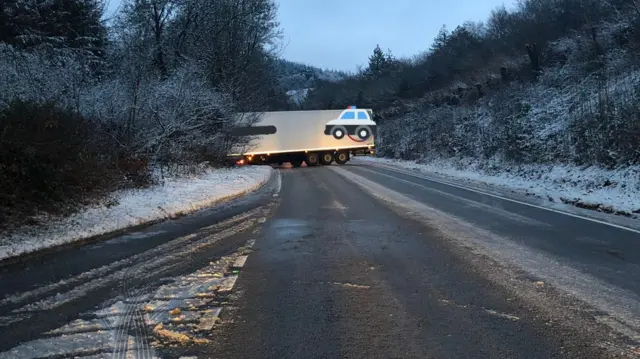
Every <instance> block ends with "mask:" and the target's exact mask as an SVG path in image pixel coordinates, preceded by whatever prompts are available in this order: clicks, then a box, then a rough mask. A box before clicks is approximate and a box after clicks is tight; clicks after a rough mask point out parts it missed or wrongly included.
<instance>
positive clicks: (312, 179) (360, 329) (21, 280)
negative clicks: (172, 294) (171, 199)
mask: <svg viewBox="0 0 640 359" xmlns="http://www.w3.org/2000/svg"><path fill="white" fill-rule="evenodd" d="M280 173H281V175H282V177H281V178H282V183H281V190H280V192H279V194H278V196H277V197H273V193H275V191H276V189H275V188H276V187H277V185H276V183H275V182H276V181H275V180H272V181H270V182H269V184H268V185H267V186H265V188H263V189H262V190H260V191H258V192H257V193H254V194H252V195H251V196H249V197H246V198H243V199H240V200H236V201H234V202H232V203H230V204H227V205H225V206H222V207H219V208H215V209H212V210H208V211H203V212H200V213H198V214H197V215H195V216H189V217H185V218H181V219H178V220H175V221H171V222H167V223H162V224H158V225H154V226H151V227H149V228H146V229H144V230H141V231H137V232H136V233H134V234H129V235H125V236H118V237H116V238H113V239H110V240H107V241H102V242H99V243H95V244H93V245H88V246H85V247H81V248H75V249H65V250H61V251H59V252H57V253H53V254H51V255H50V256H48V257H45V258H41V259H32V260H29V261H27V262H26V263H24V264H21V265H11V266H8V267H5V268H3V271H2V272H0V288H1V289H0V295H1V300H0V311H1V313H0V316H2V318H0V319H2V320H0V325H3V322H4V325H3V326H2V327H0V330H1V331H2V333H3V335H2V336H0V358H5V357H6V358H10V357H12V356H11V355H10V354H7V353H9V352H6V350H10V349H11V348H13V347H15V346H17V345H19V344H21V343H24V342H26V341H29V340H34V339H37V338H40V337H42V336H43V333H45V332H46V331H49V330H52V329H55V328H58V327H59V326H61V325H63V324H65V323H68V322H70V321H72V320H75V319H78V318H82V317H83V316H84V315H85V313H86V312H87V311H90V310H92V309H95V308H96V307H100V306H101V303H103V302H104V301H105V300H108V299H110V298H113V297H114V296H116V295H122V293H121V290H120V287H121V286H122V282H123V280H122V276H120V275H119V274H118V273H117V271H118V270H121V269H127V272H128V273H132V272H133V273H136V274H135V275H130V277H131V279H130V280H127V285H129V286H131V287H134V288H136V287H137V288H138V289H141V290H143V291H145V290H146V291H150V290H152V289H153V288H156V287H157V286H159V285H161V283H162V282H163V279H164V278H166V277H168V276H181V275H186V274H189V273H192V272H194V271H195V270H197V269H199V268H201V267H202V266H204V265H206V264H207V263H209V262H210V261H213V260H215V259H217V258H220V257H222V256H224V255H227V254H229V253H233V252H234V251H237V249H238V248H239V247H241V246H243V245H244V243H246V241H247V240H251V239H255V246H254V247H253V251H252V252H251V253H249V256H248V259H247V262H246V264H245V266H244V268H243V269H242V271H241V273H240V275H239V277H238V280H237V282H236V284H235V286H234V287H233V294H232V295H231V297H230V298H226V299H224V300H225V303H224V305H225V307H224V309H223V312H222V319H223V322H222V324H219V325H217V326H216V327H215V328H214V329H212V331H211V335H210V339H211V340H212V341H211V342H210V343H208V344H206V345H197V346H187V347H180V348H177V349H175V348H174V349H169V350H164V351H163V350H158V351H156V353H157V355H158V356H160V357H176V358H177V357H179V356H180V355H197V356H199V357H202V358H296V359H298V358H604V357H610V356H612V355H611V352H607V351H605V350H604V349H602V348H600V344H601V342H603V341H607V342H611V341H614V339H615V338H614V337H610V336H609V334H610V333H608V332H606V331H605V328H599V327H598V328H596V327H597V324H596V323H595V322H594V321H592V320H591V319H592V318H584V320H582V321H581V320H578V319H579V318H578V319H576V317H579V316H580V315H581V314H580V313H578V312H572V311H567V312H563V311H562V310H561V311H560V312H557V311H556V312H553V311H551V312H552V313H550V311H545V310H544V307H548V308H555V307H560V308H561V309H562V308H564V307H563V306H564V305H566V303H567V302H563V301H562V300H560V299H558V298H557V297H554V296H551V295H548V296H540V298H542V299H545V300H550V301H551V302H549V303H544V302H537V303H535V305H532V304H531V302H530V301H527V297H532V298H533V297H534V296H535V295H538V294H539V293H538V292H535V290H536V289H530V290H533V291H534V292H535V293H534V292H531V293H532V294H530V293H528V292H520V288H521V286H518V285H517V284H516V279H515V278H513V277H510V278H507V279H504V278H505V276H508V274H504V273H502V272H501V270H500V269H498V266H497V264H496V263H494V262H491V261H490V260H488V259H485V258H484V257H483V256H481V255H476V254H474V252H473V251H471V250H470V249H469V248H466V249H465V248H461V247H460V245H459V243H458V242H456V241H457V240H460V238H461V237H463V236H470V237H473V238H475V237H474V236H475V232H471V234H469V233H463V231H462V230H460V229H456V228H454V229H451V228H446V227H447V226H450V225H451V224H450V223H445V222H441V221H439V220H438V219H437V218H436V216H435V215H432V216H431V217H430V214H429V213H426V212H424V211H423V210H422V209H419V208H417V207H414V208H413V209H411V211H409V210H407V208H406V207H405V208H399V207H398V206H395V205H394V204H392V203H391V204H390V203H389V202H388V201H386V200H384V199H380V198H378V197H376V196H375V195H372V193H371V191H372V190H371V188H373V192H375V187H371V186H372V185H370V190H367V189H366V188H363V186H361V185H362V184H363V183H365V181H371V183H372V184H375V185H377V186H381V187H380V188H384V189H386V190H390V191H392V192H393V193H394V195H398V196H400V197H398V198H400V200H399V201H400V202H402V201H404V202H405V203H404V205H407V204H408V201H409V199H410V200H412V201H415V202H416V203H422V204H425V205H427V206H429V208H431V209H435V210H437V211H440V212H438V213H439V214H438V216H444V217H447V216H449V215H453V216H455V217H456V218H458V219H459V220H462V221H464V222H465V223H468V224H469V225H470V226H471V227H473V228H476V229H478V230H479V231H480V232H478V233H484V234H487V233H488V234H489V235H488V236H489V237H492V236H495V237H496V238H497V237H500V238H504V239H505V240H507V241H509V242H510V243H513V244H517V245H518V246H524V247H526V248H528V250H530V251H532V253H539V254H540V255H541V256H544V257H545V258H551V259H552V260H553V261H554V262H555V263H562V264H563V265H566V267H570V268H573V269H576V270H579V271H581V272H582V273H586V274H588V275H589V276H590V278H591V277H593V278H595V279H596V280H597V281H598V283H604V284H606V285H607V286H609V287H613V288H617V289H619V290H621V291H624V293H625V295H627V296H630V297H629V298H630V299H629V300H630V301H631V302H629V301H627V302H625V303H626V304H629V303H631V306H629V305H627V306H626V307H625V308H626V310H628V311H630V312H631V313H632V314H634V315H635V314H637V315H638V316H640V312H636V310H638V309H639V308H640V307H639V306H637V305H638V302H637V301H636V302H634V301H633V300H634V299H635V298H634V297H633V295H638V294H640V288H639V286H640V280H638V278H640V266H639V264H640V254H639V253H640V235H639V234H637V233H634V232H630V231H625V230H623V229H617V228H614V227H610V226H606V225H603V224H599V223H595V222H590V221H586V220H584V219H580V218H575V217H569V216H564V215H561V214H557V213H553V212H548V211H544V210H541V209H536V208H533V207H528V206H525V205H522V204H517V203H513V202H509V201H504V200H500V199H498V198H495V197H490V196H485V195H481V194H478V193H475V192H471V191H467V190H464V189H459V188H455V187H451V186H447V185H443V184H438V183H436V182H433V181H429V180H426V179H421V178H418V177H415V176H410V175H407V174H403V173H400V172H397V171H392V170H389V169H384V168H378V167H373V166H367V165H362V164H349V165H347V166H340V167H338V166H335V165H334V166H331V168H326V167H324V168H323V167H318V168H299V169H287V168H285V169H281V170H280ZM358 182H360V184H361V185H358ZM367 183H368V182H367ZM365 187H366V185H365ZM390 193H391V192H390ZM384 196H387V197H391V196H392V195H390V194H384ZM384 196H383V197H384ZM398 198H396V200H398ZM409 207H411V206H410V205H409ZM251 210H253V211H254V212H255V214H253V215H250V216H249V215H248V216H247V217H246V218H245V219H242V220H237V221H233V222H229V223H228V224H225V222H224V220H225V219H226V218H230V217H232V216H234V215H235V216H242V215H243V213H247V211H251ZM409 212H410V213H409ZM421 212H422V213H421ZM259 219H261V220H259ZM262 222H264V223H262ZM216 223H219V224H220V225H219V227H213V228H211V229H210V230H209V232H210V233H209V234H211V233H213V232H216V231H217V232H222V231H225V230H228V229H233V230H232V231H231V232H232V233H231V234H230V235H228V236H224V237H221V238H220V239H216V240H210V239H207V238H208V237H206V236H207V235H208V234H207V233H204V232H206V230H205V229H206V227H207V226H211V225H215V224H216ZM239 223H241V224H243V225H244V227H243V228H238V229H234V228H235V227H237V226H239ZM456 230H457V231H458V232H459V233H460V234H459V235H457V234H456V233H457V232H456ZM189 235H194V237H195V239H189V240H188V241H187V240H181V239H180V238H183V237H184V236H189ZM458 237H460V238H458ZM500 243H501V242H499V241H497V240H496V241H495V242H491V245H493V246H501V245H502V244H500ZM193 246H197V249H193V248H191V247H193ZM165 247H166V248H165ZM524 247H523V248H524ZM157 248H161V249H162V250H156V251H155V252H154V250H155V249H157ZM536 258H537V257H535V256H531V257H529V261H528V262H527V263H525V264H526V265H528V266H530V267H531V266H533V267H535V266H541V268H538V269H539V270H540V272H541V273H543V274H544V271H545V270H547V271H549V270H551V271H554V273H555V274H557V275H560V274H561V273H562V270H557V271H555V270H553V268H547V267H545V268H542V267H544V266H545V264H544V263H542V262H536ZM118 261H121V262H122V264H121V265H117V266H116V265H114V263H120V262H118ZM154 261H155V262H154ZM156 262H157V264H153V263H156ZM145 263H147V264H148V263H152V264H153V265H149V266H150V268H147V269H144V268H143V267H144V266H145ZM525 264H523V265H525ZM487 268H488V269H487ZM485 269H486V270H485ZM91 270H94V271H95V270H101V271H100V272H99V273H96V274H95V275H85V274H86V273H88V272H89V271H91ZM487 273H489V274H487ZM125 274H126V273H125ZM85 276H86V278H85ZM101 278H102V279H103V280H102V281H100V279H101ZM563 278H565V279H566V278H570V275H565V277H563ZM69 279H73V280H75V282H74V281H70V282H69V283H66V282H63V284H61V285H56V286H52V284H54V283H58V284H59V283H61V281H63V280H69ZM91 280H98V282H100V283H102V284H101V285H99V286H97V287H96V286H90V289H87V290H86V291H81V292H79V294H78V293H76V295H75V296H72V299H71V300H70V301H69V303H66V304H64V305H62V306H55V307H54V308H47V307H46V306H44V305H40V306H39V307H37V309H35V310H33V311H29V310H27V311H25V310H23V308H25V307H28V305H29V304H33V303H41V301H44V302H45V303H46V301H47V300H48V299H50V298H51V297H55V294H56V293H65V292H71V291H74V290H77V289H78V288H79V287H81V286H82V285H86V284H87V283H89V282H90V281H91ZM523 280H524V281H527V280H528V284H527V285H530V287H534V286H532V285H531V284H532V283H538V282H539V280H540V278H533V277H531V278H529V277H526V276H524V279H522V278H518V279H517V281H523ZM512 281H513V282H512ZM573 281H574V282H578V280H577V279H576V278H574V279H573ZM582 282H584V283H586V284H585V285H587V286H588V284H589V283H591V282H588V281H585V280H582ZM582 282H581V283H582ZM559 283H561V281H560V282H559ZM38 288H45V290H44V291H43V292H38ZM47 288H48V289H47ZM527 288H528V287H527ZM579 289H580V288H579ZM25 293H28V294H29V295H26V296H25ZM536 293H538V294H536ZM576 293H578V294H580V295H582V292H580V291H576ZM587 294H588V293H587ZM587 294H585V295H587ZM21 295H22V297H21ZM619 297H624V296H619ZM536 298H538V297H536ZM9 299H10V300H9ZM618 299H619V298H618ZM605 300H607V298H605ZM610 300H611V301H612V302H615V300H614V299H612V298H610ZM558 303H560V304H558ZM634 305H635V307H634ZM541 307H542V309H540V308H541ZM612 308H614V307H612ZM574 309H575V308H574ZM16 310H18V312H17V314H12V313H14V311H16ZM25 313H27V314H26V315H25ZM554 313H555V314H557V315H558V316H560V317H571V318H572V320H571V321H570V322H571V323H572V324H571V325H569V324H568V323H563V322H562V321H558V317H557V316H556V317H554V316H553V314H554ZM576 313H577V314H576ZM625 313H626V314H627V316H628V313H629V312H625ZM625 313H623V314H625ZM632 319H634V318H632ZM568 322H569V320H568ZM576 322H577V323H578V324H577V325H576V324H575V323H576ZM580 323H583V324H584V323H586V324H587V326H588V328H589V329H588V330H585V329H584V328H581V327H580ZM594 328H596V329H594ZM605 336H606V337H605ZM624 343H625V344H628V345H634V344H635V343H633V342H629V341H626V342H624ZM3 351H4V353H5V355H3V354H2V352H3ZM93 355H96V354H95V353H93ZM109 355H110V354H109V352H108V351H107V352H103V353H102V354H100V355H98V356H97V357H110V356H109ZM75 356H77V355H75ZM32 357H34V358H35V357H38V356H36V355H34V356H32ZM40 357H46V356H42V355H40ZM49 357H53V356H49ZM58 357H65V356H58Z"/></svg>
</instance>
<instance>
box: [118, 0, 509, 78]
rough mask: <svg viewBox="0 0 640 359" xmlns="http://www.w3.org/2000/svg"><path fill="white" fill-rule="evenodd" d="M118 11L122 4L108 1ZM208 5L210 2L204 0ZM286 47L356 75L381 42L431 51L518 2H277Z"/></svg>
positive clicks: (411, 51)
mask: <svg viewBox="0 0 640 359" xmlns="http://www.w3.org/2000/svg"><path fill="white" fill-rule="evenodd" d="M108 1H109V12H113V11H114V10H115V9H116V8H117V7H118V6H119V4H120V0H108ZM203 1H208V0H203ZM277 1H278V3H279V11H278V13H279V21H280V25H281V28H282V30H283V32H284V43H285V45H286V47H285V48H284V51H283V57H284V58H286V59H288V60H292V61H297V62H302V63H306V64H310V65H313V66H317V67H321V68H326V69H337V70H344V71H354V70H355V69H356V67H357V66H358V65H363V66H364V65H366V63H367V61H368V57H369V55H370V54H371V52H372V51H373V48H374V47H375V46H376V44H380V47H382V48H383V49H384V50H385V51H386V50H387V49H390V50H391V52H392V53H393V54H394V55H396V56H397V57H411V56H414V55H416V54H418V53H420V52H422V51H424V50H426V49H427V48H428V47H429V46H430V45H431V43H432V41H433V38H434V37H435V36H436V34H437V33H438V30H440V27H441V26H442V25H443V24H444V25H447V27H448V28H449V30H453V29H454V28H455V27H456V26H457V25H461V24H462V23H463V22H464V21H466V20H474V21H478V20H486V19H487V17H488V16H489V14H490V12H491V10H493V9H494V8H496V7H497V6H500V5H502V4H504V5H505V6H507V8H511V7H512V6H513V4H514V3H515V0H448V1H442V0H277Z"/></svg>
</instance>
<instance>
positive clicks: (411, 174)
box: [367, 164, 640, 234]
mask: <svg viewBox="0 0 640 359" xmlns="http://www.w3.org/2000/svg"><path fill="white" fill-rule="evenodd" d="M367 166H371V167H378V168H382V169H388V170H390V171H395V172H399V173H402V174H406V175H408V176H412V177H416V178H420V179H423V180H426V181H431V182H436V183H440V184H443V185H447V186H451V187H456V188H459V189H463V190H466V191H470V192H474V193H478V194H482V195H485V196H490V197H494V198H498V199H501V200H504V201H508V202H513V203H517V204H522V205H525V206H529V207H533V208H537V209H542V210H545V211H549V212H554V213H558V214H563V215H566V216H569V217H574V218H578V219H582V220H586V221H590V222H594V223H598V224H603V225H606V226H610V227H614V228H618V229H622V230H625V231H629V232H633V233H637V234H640V230H638V229H635V228H631V227H625V226H623V225H619V224H615V223H610V222H606V221H603V220H599V219H596V218H590V217H586V216H582V215H579V214H575V213H570V212H566V211H561V210H559V209H555V208H549V207H545V206H540V205H536V204H533V203H527V202H524V201H520V200H517V199H513V198H508V197H504V196H500V195H497V194H493V193H489V192H485V191H482V190H479V189H475V188H471V187H466V186H463V185H459V184H456V183H451V182H448V181H442V180H439V179H433V178H429V177H426V176H424V175H420V174H417V173H412V172H410V171H406V170H403V169H398V168H395V167H392V166H382V165H378V164H367Z"/></svg>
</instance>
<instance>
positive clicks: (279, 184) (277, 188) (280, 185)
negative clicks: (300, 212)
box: [273, 170, 282, 197]
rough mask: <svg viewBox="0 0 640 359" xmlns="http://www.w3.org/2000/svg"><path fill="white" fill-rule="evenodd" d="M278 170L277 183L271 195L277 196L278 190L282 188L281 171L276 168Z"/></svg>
mask: <svg viewBox="0 0 640 359" xmlns="http://www.w3.org/2000/svg"><path fill="white" fill-rule="evenodd" d="M276 171H278V174H277V176H278V179H277V185H276V192H275V193H274V194H273V197H278V196H279V195H280V190H281V189H282V172H280V170H276Z"/></svg>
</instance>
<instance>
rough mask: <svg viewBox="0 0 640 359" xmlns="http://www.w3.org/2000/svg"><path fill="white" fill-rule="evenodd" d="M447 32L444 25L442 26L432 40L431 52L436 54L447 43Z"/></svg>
mask: <svg viewBox="0 0 640 359" xmlns="http://www.w3.org/2000/svg"><path fill="white" fill-rule="evenodd" d="M449 37H450V34H449V30H447V26H446V25H442V27H441V28H440V30H439V31H438V35H436V37H435V39H433V44H432V45H431V52H437V51H439V50H441V49H443V48H444V47H445V46H446V45H447V42H448V41H449Z"/></svg>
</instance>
